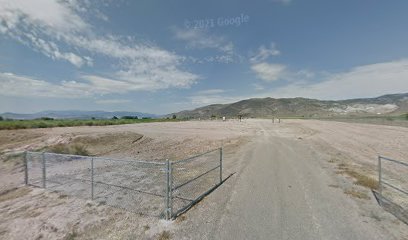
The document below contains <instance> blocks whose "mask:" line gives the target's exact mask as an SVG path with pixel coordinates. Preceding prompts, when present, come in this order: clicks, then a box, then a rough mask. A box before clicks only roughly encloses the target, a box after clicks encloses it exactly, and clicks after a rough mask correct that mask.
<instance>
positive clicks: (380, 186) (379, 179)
mask: <svg viewBox="0 0 408 240" xmlns="http://www.w3.org/2000/svg"><path fill="white" fill-rule="evenodd" d="M381 171H382V170H381V156H378V193H379V198H378V200H379V203H380V206H382V182H381V181H382V180H381V178H382V176H381V175H382V172H381Z"/></svg>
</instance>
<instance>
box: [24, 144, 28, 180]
mask: <svg viewBox="0 0 408 240" xmlns="http://www.w3.org/2000/svg"><path fill="white" fill-rule="evenodd" d="M24 184H25V185H26V186H27V185H28V160H27V151H25V152H24Z"/></svg>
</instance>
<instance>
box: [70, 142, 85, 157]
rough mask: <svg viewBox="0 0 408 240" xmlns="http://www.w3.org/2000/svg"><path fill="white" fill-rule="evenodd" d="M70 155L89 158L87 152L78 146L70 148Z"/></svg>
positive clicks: (83, 147) (81, 146)
mask: <svg viewBox="0 0 408 240" xmlns="http://www.w3.org/2000/svg"><path fill="white" fill-rule="evenodd" d="M71 154H74V155H82V156H89V152H88V150H87V149H86V147H85V146H83V145H79V144H75V145H73V146H72V147H71Z"/></svg>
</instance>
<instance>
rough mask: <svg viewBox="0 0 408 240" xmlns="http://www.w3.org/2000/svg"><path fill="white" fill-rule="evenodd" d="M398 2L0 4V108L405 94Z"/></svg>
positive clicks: (407, 56)
mask: <svg viewBox="0 0 408 240" xmlns="http://www.w3.org/2000/svg"><path fill="white" fill-rule="evenodd" d="M407 9H408V1H406V0H400V1H394V0H391V1H368V0H359V1H356V0H341V1H340V0H339V1H326V0H308V1H306V0H254V1H246V0H245V1H244V0H243V1H236V0H224V1H219V0H206V1H191V0H174V1H167V0H138V1H131V0H128V1H126V0H117V1H113V0H111V1H109V0H98V1H96V0H95V1H92V0H60V1H57V0H9V1H6V0H0V112H6V111H12V112H20V113H31V112H37V111H42V110H73V109H75V110H108V111H111V110H128V111H142V112H150V113H158V114H164V113H170V112H175V111H179V110H184V109H191V108H195V107H199V106H204V105H208V104H212V103H227V102H233V101H237V100H242V99H246V98H251V97H275V98H278V97H298V96H300V97H308V98H317V99H346V98H359V97H375V96H379V95H383V94H388V93H401V92H408V45H407V43H408V14H407V13H406V10H407Z"/></svg>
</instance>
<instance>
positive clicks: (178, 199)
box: [172, 149, 221, 215]
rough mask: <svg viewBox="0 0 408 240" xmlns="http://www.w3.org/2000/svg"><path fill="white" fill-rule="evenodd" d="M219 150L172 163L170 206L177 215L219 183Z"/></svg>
mask: <svg viewBox="0 0 408 240" xmlns="http://www.w3.org/2000/svg"><path fill="white" fill-rule="evenodd" d="M220 170H221V169H220V150H219V149H216V150H213V151H211V152H208V153H206V154H202V155H198V156H195V157H192V158H189V159H186V160H181V161H177V162H174V163H172V180H173V181H172V207H173V213H174V215H177V214H179V213H181V212H183V211H185V210H186V209H188V208H189V207H191V206H192V204H194V203H195V201H197V200H198V199H200V198H201V197H202V196H204V195H205V194H206V193H207V192H208V191H210V190H211V189H213V188H214V187H216V186H217V185H219V184H220Z"/></svg>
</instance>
